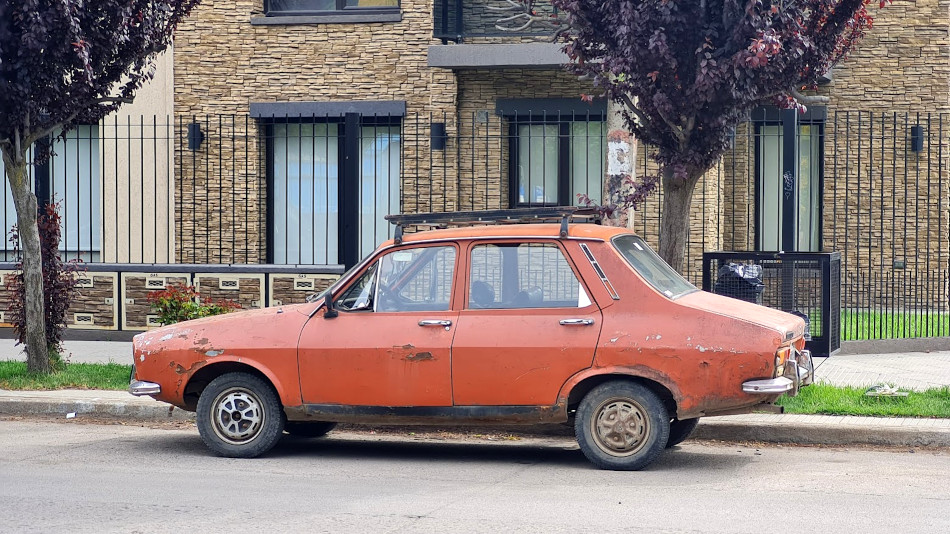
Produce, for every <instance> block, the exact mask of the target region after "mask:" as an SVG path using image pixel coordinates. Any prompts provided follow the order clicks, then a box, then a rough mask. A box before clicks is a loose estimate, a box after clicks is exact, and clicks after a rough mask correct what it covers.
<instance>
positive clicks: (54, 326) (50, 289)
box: [7, 202, 85, 371]
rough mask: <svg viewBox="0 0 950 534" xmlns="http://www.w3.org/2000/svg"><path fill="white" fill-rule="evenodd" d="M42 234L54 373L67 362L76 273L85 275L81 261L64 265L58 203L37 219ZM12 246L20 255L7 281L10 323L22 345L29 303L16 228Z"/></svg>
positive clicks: (48, 340) (48, 335)
mask: <svg viewBox="0 0 950 534" xmlns="http://www.w3.org/2000/svg"><path fill="white" fill-rule="evenodd" d="M36 223H37V227H38V229H39V233H40V255H41V256H42V260H43V309H44V311H45V313H44V316H45V321H46V348H47V351H48V352H49V358H50V367H51V368H52V369H53V370H54V371H59V370H62V369H63V368H64V367H65V366H66V361H65V360H64V359H63V358H62V352H63V330H65V328H66V312H67V311H68V310H69V306H70V304H72V301H73V298H74V297H75V296H76V284H77V283H78V282H79V278H78V277H77V276H76V273H79V272H84V271H85V268H84V267H83V265H82V260H78V259H76V260H70V261H66V262H64V261H63V259H62V257H61V256H60V254H59V241H60V239H61V237H62V233H61V232H62V228H61V226H60V217H59V202H51V203H49V204H47V205H46V207H45V210H44V212H43V213H40V214H39V216H38V217H37V221H36ZM10 243H12V244H13V250H14V253H15V254H16V256H17V265H16V271H17V272H16V273H15V274H14V275H13V276H12V277H10V281H9V282H7V289H9V290H10V291H11V292H12V293H13V294H14V295H16V298H14V299H13V302H12V303H11V304H10V308H9V312H10V322H11V323H12V324H13V330H14V333H15V334H16V337H17V344H20V343H23V341H24V337H25V336H26V314H25V310H24V307H23V303H24V302H25V301H26V288H25V286H24V285H23V259H22V257H21V256H20V233H19V230H18V228H17V227H16V226H14V227H13V228H12V229H11V230H10Z"/></svg>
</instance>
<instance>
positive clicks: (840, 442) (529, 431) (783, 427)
mask: <svg viewBox="0 0 950 534" xmlns="http://www.w3.org/2000/svg"><path fill="white" fill-rule="evenodd" d="M3 393H4V395H2V396H0V415H21V416H22V415H46V416H59V417H69V414H74V415H73V417H75V416H78V415H94V416H105V417H116V418H122V419H128V420H132V421H141V422H162V421H164V422H171V421H194V420H195V414H194V413H193V412H186V411H184V410H181V409H178V408H175V407H173V406H170V405H167V404H164V403H159V402H156V401H154V400H152V399H144V398H142V399H139V398H130V399H129V400H128V401H119V400H116V399H115V398H111V399H110V398H95V397H93V398H87V399H76V398H68V397H66V396H64V397H63V398H56V399H50V398H44V397H43V395H37V394H36V392H32V394H21V395H17V394H16V393H13V392H7V391H4V392H3ZM11 393H12V394H11ZM6 394H11V395H6ZM353 426H359V425H353ZM403 428H405V427H403ZM479 428H481V429H491V430H494V431H499V430H501V431H505V432H510V433H512V434H521V435H524V436H531V437H543V438H550V437H551V435H552V434H556V435H563V436H564V437H569V438H573V432H572V431H571V430H570V429H569V428H566V427H561V428H558V427H557V426H556V425H555V426H549V427H538V426H535V427H524V428H520V427H512V426H504V425H501V426H492V427H489V426H481V427H471V429H472V431H475V430H476V429H479ZM690 437H691V439H704V440H716V441H761V442H766V443H788V444H796V445H834V446H847V445H872V446H883V447H935V448H950V420H930V419H885V418H874V417H837V416H799V415H788V414H786V415H765V414H751V415H739V416H729V417H708V418H703V419H701V420H700V424H699V426H697V427H696V430H695V431H694V432H693V434H692V436H690Z"/></svg>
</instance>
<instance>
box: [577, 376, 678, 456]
mask: <svg viewBox="0 0 950 534" xmlns="http://www.w3.org/2000/svg"><path fill="white" fill-rule="evenodd" d="M574 433H575V435H576V437H577V444H578V445H580V448H581V451H582V452H583V453H584V456H586V457H587V459H588V460H590V461H591V462H592V463H593V464H594V465H596V466H597V467H600V468H601V469H613V470H618V471H635V470H639V469H643V468H644V467H646V466H647V465H649V464H650V463H651V462H653V460H655V459H656V457H657V456H658V455H659V454H660V452H662V451H663V449H664V448H665V447H666V443H667V441H668V440H669V434H670V418H669V414H668V413H667V411H666V407H665V406H663V403H662V402H661V401H660V399H659V397H657V396H656V394H655V393H653V392H652V391H650V390H649V389H648V388H647V387H645V386H642V385H640V384H637V383H634V382H622V381H614V382H606V383H604V384H601V385H599V386H597V387H595V388H594V389H592V390H591V391H590V392H589V393H588V394H587V396H585V397H584V400H582V401H581V404H580V406H579V407H578V408H577V414H576V419H575V423H574Z"/></svg>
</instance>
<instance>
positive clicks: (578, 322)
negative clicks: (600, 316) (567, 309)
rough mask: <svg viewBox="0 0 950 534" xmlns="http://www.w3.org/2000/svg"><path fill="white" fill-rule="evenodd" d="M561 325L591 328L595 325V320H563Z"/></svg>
mask: <svg viewBox="0 0 950 534" xmlns="http://www.w3.org/2000/svg"><path fill="white" fill-rule="evenodd" d="M559 323H560V324H561V325H563V326H590V325H592V324H594V320H593V319H561V320H560V321H559Z"/></svg>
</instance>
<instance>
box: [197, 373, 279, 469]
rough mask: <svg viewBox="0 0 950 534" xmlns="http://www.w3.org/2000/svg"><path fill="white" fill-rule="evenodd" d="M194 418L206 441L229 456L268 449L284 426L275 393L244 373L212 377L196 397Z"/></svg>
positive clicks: (261, 452) (250, 455) (257, 452)
mask: <svg viewBox="0 0 950 534" xmlns="http://www.w3.org/2000/svg"><path fill="white" fill-rule="evenodd" d="M197 419H198V433H199V434H201V439H202V441H204V442H205V445H207V446H208V448H210V449H211V450H212V451H214V452H215V453H217V454H219V455H221V456H228V457H231V458H253V457H255V456H259V455H261V454H263V453H265V452H267V451H269V450H270V449H271V447H273V446H274V444H276V443H277V440H278V439H280V436H281V434H282V433H283V430H284V413H283V410H282V409H281V406H280V401H279V400H278V399H277V393H275V392H274V390H273V388H271V387H270V385H269V384H267V383H266V382H264V381H263V380H261V379H260V378H258V377H256V376H253V375H249V374H246V373H227V374H223V375H221V376H219V377H218V378H215V379H214V380H212V381H211V383H210V384H208V387H206V388H205V390H204V391H202V392H201V396H200V397H199V398H198V413H197Z"/></svg>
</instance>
